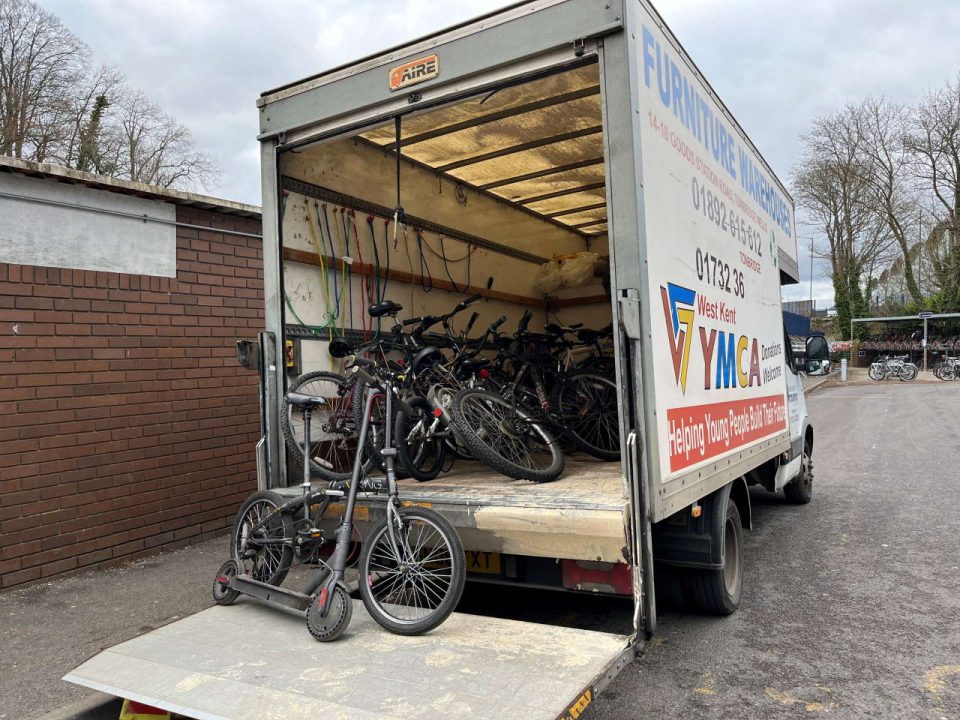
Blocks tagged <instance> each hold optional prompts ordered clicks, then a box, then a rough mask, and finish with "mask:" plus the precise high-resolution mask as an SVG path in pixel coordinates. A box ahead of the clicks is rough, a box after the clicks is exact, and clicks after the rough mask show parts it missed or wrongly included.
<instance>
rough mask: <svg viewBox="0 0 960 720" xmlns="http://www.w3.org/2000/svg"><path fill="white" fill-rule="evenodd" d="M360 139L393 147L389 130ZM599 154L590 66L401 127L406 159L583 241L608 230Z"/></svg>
mask: <svg viewBox="0 0 960 720" xmlns="http://www.w3.org/2000/svg"><path fill="white" fill-rule="evenodd" d="M362 137H363V138H365V139H366V140H369V141H371V142H373V143H375V144H377V145H379V146H380V147H382V148H384V149H385V150H388V151H391V152H392V151H394V150H395V148H396V137H395V129H394V127H393V125H392V124H391V125H385V126H382V127H380V128H377V129H375V130H371V131H369V132H367V133H364V134H363V136H362ZM603 149H604V147H603V134H602V120H601V108H600V88H599V73H598V70H597V66H596V65H595V64H593V65H587V66H584V67H580V68H576V69H573V70H568V71H565V72H562V73H558V74H555V75H551V76H548V77H544V78H540V79H537V80H534V81H531V82H528V83H525V84H522V85H517V86H513V87H507V88H503V89H501V90H497V91H494V92H492V93H487V94H485V95H481V96H477V97H474V98H470V99H468V100H464V101H461V102H459V103H456V104H454V105H450V106H446V107H442V108H437V109H434V110H429V111H426V112H423V113H419V114H416V115H412V116H409V117H404V118H403V121H402V123H401V152H402V154H403V156H404V157H406V158H410V159H411V160H414V161H416V162H418V163H421V164H422V165H425V166H427V167H430V168H433V169H435V170H437V171H438V172H441V173H443V174H445V175H448V176H449V177H452V178H454V179H456V180H458V181H460V182H463V183H464V184H466V185H469V186H471V187H474V188H476V189H478V190H481V191H485V192H488V193H491V194H494V195H496V196H498V197H500V198H502V199H504V200H506V201H508V202H511V203H515V204H517V205H520V206H523V207H524V208H526V209H527V210H530V211H532V212H534V213H536V214H540V215H542V216H544V217H545V218H548V219H550V220H552V221H553V222H557V223H561V224H563V225H565V226H567V227H570V228H571V229H574V230H576V231H577V232H580V233H583V234H594V233H596V232H598V229H600V228H604V229H605V226H603V225H600V224H596V225H594V224H593V223H598V222H599V221H605V219H606V209H605V207H604V200H605V187H604V165H603ZM585 207H587V208H589V211H583V208H585ZM584 212H586V213H587V214H584ZM583 223H591V224H590V225H586V226H584V225H583ZM578 225H580V226H579V227H578Z"/></svg>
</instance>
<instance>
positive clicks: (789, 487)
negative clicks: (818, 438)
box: [783, 442, 813, 505]
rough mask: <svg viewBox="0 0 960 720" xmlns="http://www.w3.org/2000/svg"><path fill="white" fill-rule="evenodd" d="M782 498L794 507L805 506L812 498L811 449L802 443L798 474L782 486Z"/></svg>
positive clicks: (807, 444) (805, 443) (806, 443)
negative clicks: (801, 457)
mask: <svg viewBox="0 0 960 720" xmlns="http://www.w3.org/2000/svg"><path fill="white" fill-rule="evenodd" d="M783 496H784V497H785V498H786V499H787V502H791V503H793V504H794V505H806V504H807V503H808V502H810V500H811V499H812V498H813V449H812V448H811V447H810V443H809V442H804V443H803V459H802V460H801V461H800V474H799V475H797V476H796V477H795V478H794V479H793V480H791V481H790V482H788V483H787V484H786V485H784V486H783Z"/></svg>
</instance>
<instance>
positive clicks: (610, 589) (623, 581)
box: [561, 560, 633, 595]
mask: <svg viewBox="0 0 960 720" xmlns="http://www.w3.org/2000/svg"><path fill="white" fill-rule="evenodd" d="M561 566H562V568H563V586H564V587H565V588H567V589H568V590H584V591H586V592H602V593H612V594H615V595H632V594H633V583H632V580H631V577H630V566H629V565H627V564H626V563H608V562H591V561H589V560H563V561H561Z"/></svg>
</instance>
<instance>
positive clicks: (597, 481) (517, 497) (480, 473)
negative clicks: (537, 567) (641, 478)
mask: <svg viewBox="0 0 960 720" xmlns="http://www.w3.org/2000/svg"><path fill="white" fill-rule="evenodd" d="M626 492H627V491H626V487H625V485H624V483H623V479H622V478H621V476H620V463H619V462H600V461H598V460H590V459H586V458H583V459H581V458H567V464H566V468H565V469H564V473H563V475H562V476H561V477H560V478H559V479H557V480H554V481H553V482H549V483H532V482H530V481H528V480H514V479H513V478H508V477H506V476H505V475H501V474H499V473H497V472H495V471H493V470H491V469H490V468H488V467H487V466H486V465H483V464H481V463H478V462H464V461H458V462H457V464H456V465H454V467H453V469H452V470H451V471H450V472H448V473H445V474H443V475H440V476H439V477H437V478H436V479H435V480H430V481H429V482H417V481H416V480H401V481H400V494H401V496H402V497H403V498H405V499H409V500H423V501H429V500H435V501H436V502H440V503H444V504H464V505H477V506H484V507H487V506H492V505H502V506H511V507H532V508H577V509H580V510H617V511H621V510H623V507H624V505H625V504H626V503H627V495H626Z"/></svg>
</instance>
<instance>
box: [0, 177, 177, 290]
mask: <svg viewBox="0 0 960 720" xmlns="http://www.w3.org/2000/svg"><path fill="white" fill-rule="evenodd" d="M10 195H13V196H16V197H15V198H11V197H9V196H10ZM38 199H39V200H46V201H55V202H63V203H70V204H71V205H79V206H83V207H84V208H90V209H79V208H74V207H62V206H58V205H54V204H50V203H49V202H37V200H38ZM100 210H108V211H114V212H123V213H133V214H135V215H138V216H143V215H146V216H148V217H150V218H156V219H159V220H165V221H168V222H173V221H174V220H175V218H176V206H174V205H173V204H171V203H165V202H161V201H157V200H147V199H143V198H138V197H132V196H129V195H120V194H117V193H110V192H105V191H102V190H93V189H91V188H87V187H83V186H81V185H69V184H66V183H59V182H51V181H50V180H44V179H40V178H31V177H26V176H23V175H18V174H15V173H0V262H5V263H16V264H19V265H40V266H43V267H58V268H73V269H77V270H98V271H102V272H120V273H129V274H132V275H153V276H159V277H175V276H176V273H177V268H176V264H177V240H176V228H175V227H174V226H173V225H170V224H165V223H159V222H144V221H143V220H139V219H135V218H129V217H121V216H118V215H111V214H109V213H105V212H98V211H100Z"/></svg>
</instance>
